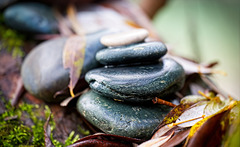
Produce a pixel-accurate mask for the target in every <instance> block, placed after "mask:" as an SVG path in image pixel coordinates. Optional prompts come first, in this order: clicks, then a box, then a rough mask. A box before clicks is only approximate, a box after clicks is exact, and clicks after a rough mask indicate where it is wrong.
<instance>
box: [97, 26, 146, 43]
mask: <svg viewBox="0 0 240 147" xmlns="http://www.w3.org/2000/svg"><path fill="white" fill-rule="evenodd" d="M147 37H148V31H147V30H145V29H134V30H130V31H128V32H120V33H115V34H111V35H106V36H103V37H102V38H101V40H100V41H101V43H102V44H103V45H105V46H108V47H117V46H125V45H130V44H134V43H138V42H142V41H144V39H145V38H147Z"/></svg>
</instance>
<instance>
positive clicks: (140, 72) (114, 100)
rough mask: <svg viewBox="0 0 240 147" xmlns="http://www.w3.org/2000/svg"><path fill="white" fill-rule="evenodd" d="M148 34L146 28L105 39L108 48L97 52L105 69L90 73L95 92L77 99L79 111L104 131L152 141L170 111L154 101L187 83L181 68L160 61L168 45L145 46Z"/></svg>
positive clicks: (90, 80)
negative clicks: (152, 135) (151, 136)
mask: <svg viewBox="0 0 240 147" xmlns="http://www.w3.org/2000/svg"><path fill="white" fill-rule="evenodd" d="M147 36H148V32H147V31H146V30H144V29H137V30H133V31H129V32H125V33H118V34H113V35H112V34H110V35H106V36H103V37H102V38H101V43H102V44H104V45H106V46H108V48H106V49H103V50H100V51H98V52H97V54H96V60H97V61H99V62H100V63H101V64H103V65H105V67H102V68H97V69H93V70H90V71H89V72H87V74H86V76H85V80H86V81H87V82H88V83H89V86H90V87H91V90H90V91H89V92H87V93H86V94H84V95H82V96H81V97H80V98H79V100H78V103H77V108H78V110H79V112H80V113H81V114H82V115H83V116H84V117H85V118H86V119H87V120H88V121H89V122H91V123H92V124H93V125H95V126H96V127H98V128H99V129H101V130H102V131H104V132H106V133H110V134H116V135H121V136H127V137H134V138H148V137H150V135H151V133H152V131H153V130H154V128H155V127H157V125H158V124H159V123H160V122H161V121H162V120H163V117H164V115H166V114H167V113H168V112H169V110H170V108H169V107H168V106H165V105H153V104H152V103H151V100H152V99H153V98H154V97H160V98H162V97H164V96H166V95H168V94H171V93H174V92H176V91H178V90H179V89H180V88H181V87H182V85H183V83H184V77H185V75H184V70H183V68H182V66H181V65H179V64H178V63H177V62H175V61H174V60H172V59H168V58H162V57H163V56H164V55H165V54H166V52H167V48H166V46H165V45H164V44H163V43H161V42H144V39H145V38H146V37H147ZM161 58H162V59H161Z"/></svg>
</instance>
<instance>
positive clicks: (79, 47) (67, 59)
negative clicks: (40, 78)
mask: <svg viewBox="0 0 240 147" xmlns="http://www.w3.org/2000/svg"><path fill="white" fill-rule="evenodd" d="M85 47H86V39H85V36H72V37H70V38H69V39H68V40H67V41H66V43H65V47H64V50H63V66H64V68H68V69H69V77H70V82H69V85H68V87H69V90H70V94H71V96H72V97H74V93H73V89H74V87H75V85H76V84H77V81H78V79H79V77H80V75H81V70H82V67H83V63H84V56H85Z"/></svg>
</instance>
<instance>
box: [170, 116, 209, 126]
mask: <svg viewBox="0 0 240 147" xmlns="http://www.w3.org/2000/svg"><path fill="white" fill-rule="evenodd" d="M204 117H205V115H202V116H200V117H197V118H193V119H189V120H185V121H181V122H178V123H171V124H169V125H167V126H168V127H169V128H172V127H173V126H177V125H179V124H183V123H186V122H189V121H193V120H196V119H199V118H204Z"/></svg>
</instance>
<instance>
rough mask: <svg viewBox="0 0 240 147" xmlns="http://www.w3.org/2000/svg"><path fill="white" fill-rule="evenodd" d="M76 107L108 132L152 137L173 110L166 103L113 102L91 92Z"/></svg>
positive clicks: (89, 119)
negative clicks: (136, 103)
mask: <svg viewBox="0 0 240 147" xmlns="http://www.w3.org/2000/svg"><path fill="white" fill-rule="evenodd" d="M77 109H78V111H79V112H80V113H81V115H83V116H84V117H85V118H86V119H87V120H88V121H89V122H90V123H92V124H93V125H94V126H96V127H98V128H99V129H101V130H102V131H103V132H105V133H109V134H115V135H121V136H127V137H133V138H149V137H151V133H152V132H153V130H154V129H155V128H156V127H157V126H158V125H159V124H160V122H161V121H162V120H163V118H164V116H165V115H166V114H167V113H168V112H169V111H170V108H169V106H165V105H150V104H149V105H145V106H139V105H134V104H126V103H121V102H117V101H114V100H112V99H109V98H106V97H103V96H101V95H98V94H96V93H94V92H93V91H89V92H88V93H85V94H84V95H82V96H81V97H80V98H79V100H78V102H77Z"/></svg>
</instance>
